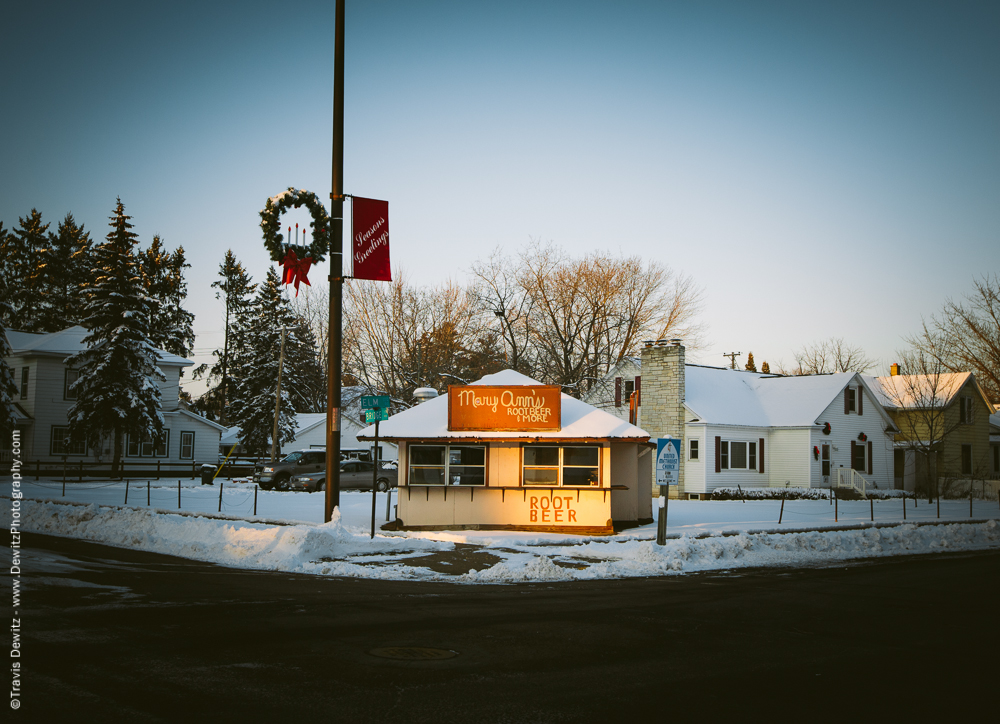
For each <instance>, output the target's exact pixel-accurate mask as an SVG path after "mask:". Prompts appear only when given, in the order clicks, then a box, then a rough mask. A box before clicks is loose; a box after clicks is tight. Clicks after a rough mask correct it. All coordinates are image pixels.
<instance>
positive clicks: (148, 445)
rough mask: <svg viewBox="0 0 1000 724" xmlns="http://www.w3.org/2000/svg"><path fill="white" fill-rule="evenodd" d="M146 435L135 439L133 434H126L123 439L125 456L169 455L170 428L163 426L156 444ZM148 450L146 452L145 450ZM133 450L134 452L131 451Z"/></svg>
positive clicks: (166, 456) (149, 456)
mask: <svg viewBox="0 0 1000 724" xmlns="http://www.w3.org/2000/svg"><path fill="white" fill-rule="evenodd" d="M153 444H154V441H153V439H152V438H150V437H149V436H148V435H143V436H142V438H141V439H137V438H136V436H134V435H127V436H126V440H125V457H127V458H153V459H155V458H168V457H170V428H163V435H162V436H161V437H160V440H159V442H158V443H157V444H156V446H155V447H154V446H153ZM147 450H148V451H149V452H146V451H147ZM133 451H135V452H133Z"/></svg>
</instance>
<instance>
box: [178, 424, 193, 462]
mask: <svg viewBox="0 0 1000 724" xmlns="http://www.w3.org/2000/svg"><path fill="white" fill-rule="evenodd" d="M185 438H188V440H189V442H188V443H187V446H188V448H189V450H188V454H187V455H185V454H184V439H185ZM177 452H178V458H179V459H181V460H194V430H181V445H180V449H179V450H178V451H177Z"/></svg>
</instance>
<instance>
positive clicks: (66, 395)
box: [63, 369, 80, 400]
mask: <svg viewBox="0 0 1000 724" xmlns="http://www.w3.org/2000/svg"><path fill="white" fill-rule="evenodd" d="M78 379H80V370H70V369H67V370H66V373H65V375H64V377H63V399H64V400H75V399H76V390H71V389H70V387H71V386H72V385H73V383H74V382H76V381H77V380H78Z"/></svg>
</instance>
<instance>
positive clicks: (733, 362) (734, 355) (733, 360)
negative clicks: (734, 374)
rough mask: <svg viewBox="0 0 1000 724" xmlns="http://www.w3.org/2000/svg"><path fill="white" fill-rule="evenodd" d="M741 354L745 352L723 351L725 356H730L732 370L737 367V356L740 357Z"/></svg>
mask: <svg viewBox="0 0 1000 724" xmlns="http://www.w3.org/2000/svg"><path fill="white" fill-rule="evenodd" d="M741 354H743V353H742V352H723V353H722V356H723V357H728V358H729V369H731V370H734V369H736V358H737V357H739V356H740V355H741Z"/></svg>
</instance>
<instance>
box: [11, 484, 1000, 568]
mask: <svg viewBox="0 0 1000 724" xmlns="http://www.w3.org/2000/svg"><path fill="white" fill-rule="evenodd" d="M21 503H22V505H21V525H22V529H23V530H25V531H34V532H38V533H45V534H49V535H56V536H66V537H73V538H81V539H83V540H89V541H94V542H98V543H105V544H108V545H113V546H119V547H124V548H134V549H138V550H145V551H150V552H156V553H163V554H168V555H174V556H181V557H184V558H191V559H195V560H202V561H211V562H214V563H218V564H221V565H224V566H229V567H233V568H250V569H262V570H275V571H288V572H295V573H309V574H318V575H333V576H352V577H359V578H382V579H396V580H405V579H409V580H413V579H424V580H428V579H435V580H451V581H458V582H463V583H517V582H525V581H565V580H586V579H600V578H624V577H636V576H662V575H675V574H679V573H684V572H693V571H705V570H716V569H728V568H750V567H760V566H806V565H828V564H830V563H832V562H838V561H846V560H851V559H861V558H878V557H885V556H893V555H904V554H915V553H937V552H944V551H958V550H963V551H971V550H985V549H1000V524H998V522H997V521H996V520H988V521H985V522H978V523H942V524H939V525H934V524H922V525H919V524H905V525H899V526H889V527H881V528H874V527H870V528H864V529H860V530H836V531H830V530H827V531H809V532H799V533H784V534H782V533H770V532H765V533H747V532H741V533H738V534H735V535H719V534H712V535H708V536H705V534H703V533H702V534H700V536H701V537H695V534H692V533H686V534H684V535H682V536H681V537H679V538H674V539H670V540H668V541H667V544H666V545H664V546H658V545H656V544H655V543H653V542H652V541H650V540H642V539H634V538H632V539H630V538H618V537H616V538H611V539H587V540H584V541H579V540H577V541H572V542H570V541H569V540H567V539H563V540H562V541H561V542H559V543H553V542H552V541H551V540H548V541H545V542H544V543H543V542H542V541H537V543H543V544H541V545H532V544H531V543H526V542H525V541H524V540H521V541H516V542H515V541H514V540H511V539H506V540H503V543H500V544H497V543H493V544H492V545H485V546H481V547H480V550H482V551H484V552H488V553H489V554H490V555H492V556H496V557H498V558H500V559H501V560H500V561H499V562H497V563H495V564H494V565H492V566H490V567H488V568H484V569H482V570H476V569H473V570H469V571H468V572H466V573H464V574H461V575H449V574H444V573H436V572H434V571H432V570H430V568H428V567H426V566H423V565H421V563H422V561H421V558H422V557H424V556H428V555H435V554H441V555H445V556H447V554H448V553H449V552H451V551H453V550H454V549H455V543H454V542H453V541H451V540H434V539H430V538H427V537H417V536H400V535H376V537H375V538H374V539H370V538H369V536H368V534H367V533H365V534H362V533H359V532H356V529H355V530H352V529H351V528H349V527H345V526H344V525H343V523H342V520H341V517H340V511H339V510H337V511H336V513H335V516H334V519H333V520H332V521H331V522H330V523H326V524H323V525H319V524H298V525H281V524H270V523H262V522H253V521H236V520H226V519H219V518H211V517H202V516H197V515H191V514H188V515H179V514H176V513H169V512H165V511H158V510H151V509H144V508H124V507H116V506H102V505H98V504H96V503H91V504H89V505H83V504H75V505H74V504H67V503H58V502H53V501H41V500H27V499H25V500H23V501H21ZM4 509H5V512H4V513H3V518H4V519H5V520H3V521H2V524H3V525H4V526H7V527H9V526H10V522H11V521H10V515H11V513H10V508H9V506H4ZM26 570H30V568H26Z"/></svg>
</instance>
